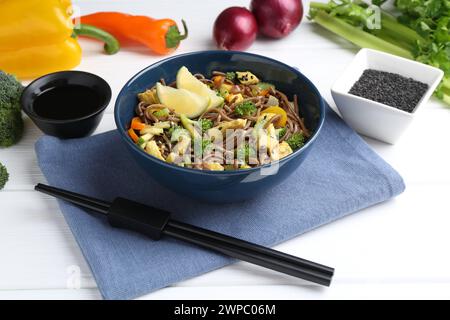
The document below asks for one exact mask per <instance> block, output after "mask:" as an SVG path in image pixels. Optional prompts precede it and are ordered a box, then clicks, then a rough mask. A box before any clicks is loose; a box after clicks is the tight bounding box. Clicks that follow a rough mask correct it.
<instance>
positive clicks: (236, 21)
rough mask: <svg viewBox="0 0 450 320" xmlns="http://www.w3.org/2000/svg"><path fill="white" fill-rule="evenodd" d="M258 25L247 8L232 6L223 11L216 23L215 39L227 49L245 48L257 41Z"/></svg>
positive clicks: (221, 46) (220, 46) (219, 45)
mask: <svg viewBox="0 0 450 320" xmlns="http://www.w3.org/2000/svg"><path fill="white" fill-rule="evenodd" d="M257 33H258V25H257V24H256V19H255V17H254V16H253V14H252V13H251V12H250V11H249V10H247V9H246V8H241V7H231V8H228V9H225V10H224V11H222V13H221V14H220V15H219V16H218V17H217V19H216V22H215V23H214V32H213V35H214V40H215V41H216V44H217V46H218V47H219V48H221V49H225V50H245V49H247V48H248V47H250V46H251V44H252V43H253V41H255V38H256V34H257Z"/></svg>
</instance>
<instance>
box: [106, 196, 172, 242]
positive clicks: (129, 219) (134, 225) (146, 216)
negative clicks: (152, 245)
mask: <svg viewBox="0 0 450 320" xmlns="http://www.w3.org/2000/svg"><path fill="white" fill-rule="evenodd" d="M107 217H108V222H109V224H110V225H111V226H113V227H116V228H123V229H130V230H133V231H136V232H139V233H142V234H145V235H146V236H148V237H150V238H151V239H153V240H159V239H160V238H161V236H162V234H163V231H164V229H165V227H166V225H167V223H168V222H169V220H170V213H169V212H167V211H163V210H160V209H156V208H151V207H148V206H146V205H143V204H141V203H137V202H134V201H131V200H127V199H123V198H116V199H115V200H114V201H113V202H112V203H111V206H110V207H109V210H108V214H107Z"/></svg>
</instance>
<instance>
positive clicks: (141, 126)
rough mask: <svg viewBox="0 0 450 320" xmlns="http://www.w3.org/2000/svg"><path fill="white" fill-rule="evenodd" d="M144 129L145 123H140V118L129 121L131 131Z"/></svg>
mask: <svg viewBox="0 0 450 320" xmlns="http://www.w3.org/2000/svg"><path fill="white" fill-rule="evenodd" d="M144 128H145V123H143V122H142V121H141V118H139V117H134V118H133V120H131V129H134V130H142V129H144Z"/></svg>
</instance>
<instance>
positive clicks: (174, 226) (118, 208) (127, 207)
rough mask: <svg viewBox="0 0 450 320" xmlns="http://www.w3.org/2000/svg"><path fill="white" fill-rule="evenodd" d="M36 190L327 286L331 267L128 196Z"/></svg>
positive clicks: (113, 220) (139, 228)
mask: <svg viewBox="0 0 450 320" xmlns="http://www.w3.org/2000/svg"><path fill="white" fill-rule="evenodd" d="M35 190H36V191H39V192H43V193H45V194H48V195H51V196H54V197H56V198H58V199H61V200H65V201H68V202H71V203H73V204H76V205H78V206H81V207H83V208H86V209H90V210H93V211H95V212H98V213H101V214H103V215H106V216H107V219H108V222H109V224H110V225H111V226H113V227H116V228H123V229H129V230H133V231H136V232H139V233H141V234H144V235H146V236H148V237H149V238H151V239H153V240H159V239H161V237H162V236H163V235H164V236H170V237H173V238H176V239H179V240H182V241H185V242H189V243H193V244H196V245H199V246H202V247H204V248H207V249H211V250H214V251H217V252H220V253H222V254H224V255H227V256H230V257H233V258H235V259H239V260H242V261H246V262H249V263H253V264H256V265H259V266H261V267H264V268H268V269H271V270H275V271H278V272H282V273H285V274H288V275H291V276H294V277H297V278H301V279H304V280H308V281H311V282H314V283H317V284H320V285H324V286H329V285H330V283H331V279H332V277H333V274H334V269H333V268H330V267H327V266H324V265H321V264H318V263H315V262H312V261H308V260H305V259H302V258H298V257H295V256H292V255H289V254H286V253H282V252H279V251H276V250H273V249H270V248H267V247H263V246H260V245H257V244H254V243H251V242H248V241H244V240H240V239H237V238H234V237H231V236H227V235H224V234H221V233H218V232H215V231H211V230H206V229H203V228H199V227H196V226H193V225H190V224H187V223H183V222H179V221H176V220H173V219H171V217H170V213H169V212H167V211H164V210H160V209H157V208H153V207H150V206H146V205H144V204H141V203H138V202H134V201H131V200H128V199H124V198H116V199H115V200H113V202H111V203H109V202H106V201H103V200H99V199H95V198H91V197H88V196H85V195H81V194H78V193H75V192H71V191H67V190H63V189H59V188H55V187H51V186H47V185H43V184H38V185H36V187H35Z"/></svg>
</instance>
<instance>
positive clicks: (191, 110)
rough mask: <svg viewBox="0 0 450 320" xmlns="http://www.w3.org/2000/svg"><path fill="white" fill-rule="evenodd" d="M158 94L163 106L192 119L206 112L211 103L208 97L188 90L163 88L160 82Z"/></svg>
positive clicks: (157, 86)
mask: <svg viewBox="0 0 450 320" xmlns="http://www.w3.org/2000/svg"><path fill="white" fill-rule="evenodd" d="M156 94H157V95H158V99H159V101H160V102H161V103H162V104H164V105H165V106H168V107H169V108H172V109H174V110H175V112H176V113H178V114H184V115H186V117H188V118H191V119H192V118H195V117H198V116H199V115H201V114H202V113H203V112H205V111H206V108H207V107H208V105H209V103H210V101H209V98H208V97H203V96H201V95H198V94H196V93H194V92H191V91H189V90H186V89H175V88H172V87H168V86H163V85H162V84H161V83H159V82H158V83H157V84H156Z"/></svg>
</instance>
